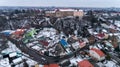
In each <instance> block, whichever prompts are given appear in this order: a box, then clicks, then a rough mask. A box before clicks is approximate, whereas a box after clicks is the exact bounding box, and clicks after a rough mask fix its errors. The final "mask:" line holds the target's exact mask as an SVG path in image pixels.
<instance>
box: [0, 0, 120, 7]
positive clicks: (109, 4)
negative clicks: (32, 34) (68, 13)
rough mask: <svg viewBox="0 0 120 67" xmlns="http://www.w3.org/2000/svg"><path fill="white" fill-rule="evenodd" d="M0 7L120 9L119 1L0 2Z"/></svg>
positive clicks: (17, 0) (36, 0) (34, 0)
mask: <svg viewBox="0 0 120 67" xmlns="http://www.w3.org/2000/svg"><path fill="white" fill-rule="evenodd" d="M0 6H65V7H120V0H0Z"/></svg>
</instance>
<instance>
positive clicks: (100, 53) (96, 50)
mask: <svg viewBox="0 0 120 67" xmlns="http://www.w3.org/2000/svg"><path fill="white" fill-rule="evenodd" d="M91 50H93V51H95V52H96V53H97V54H98V55H99V56H100V57H103V56H105V54H104V53H103V52H102V51H101V50H99V49H96V48H91Z"/></svg>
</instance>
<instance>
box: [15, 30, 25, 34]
mask: <svg viewBox="0 0 120 67" xmlns="http://www.w3.org/2000/svg"><path fill="white" fill-rule="evenodd" d="M23 33H24V29H17V30H16V31H15V32H14V33H13V34H15V35H20V34H23Z"/></svg>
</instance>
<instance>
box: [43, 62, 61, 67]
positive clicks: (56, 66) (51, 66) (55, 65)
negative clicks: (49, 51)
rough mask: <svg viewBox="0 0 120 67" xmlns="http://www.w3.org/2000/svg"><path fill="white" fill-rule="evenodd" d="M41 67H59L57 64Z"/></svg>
mask: <svg viewBox="0 0 120 67" xmlns="http://www.w3.org/2000/svg"><path fill="white" fill-rule="evenodd" d="M43 67H59V65H58V64H54V63H53V64H49V65H44V66H43Z"/></svg>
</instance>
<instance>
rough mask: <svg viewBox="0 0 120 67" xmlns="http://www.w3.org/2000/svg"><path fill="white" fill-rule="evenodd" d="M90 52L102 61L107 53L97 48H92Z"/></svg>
mask: <svg viewBox="0 0 120 67" xmlns="http://www.w3.org/2000/svg"><path fill="white" fill-rule="evenodd" d="M89 53H90V56H92V57H93V58H95V59H96V60H97V61H101V60H104V59H105V54H104V53H103V52H102V51H101V50H99V49H97V48H91V49H90V51H89Z"/></svg>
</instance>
